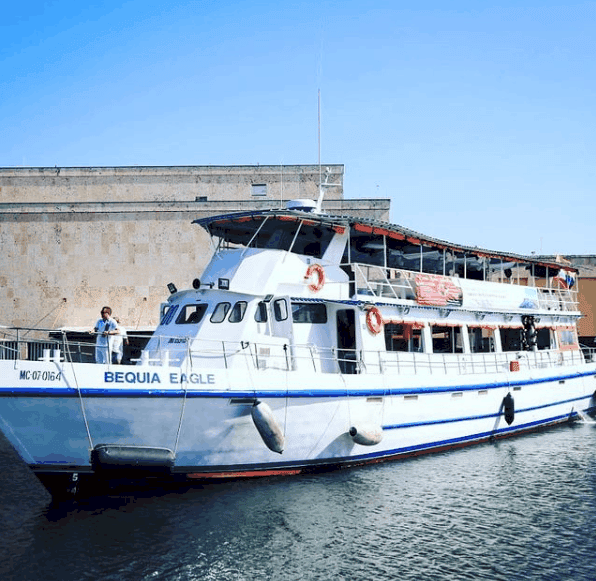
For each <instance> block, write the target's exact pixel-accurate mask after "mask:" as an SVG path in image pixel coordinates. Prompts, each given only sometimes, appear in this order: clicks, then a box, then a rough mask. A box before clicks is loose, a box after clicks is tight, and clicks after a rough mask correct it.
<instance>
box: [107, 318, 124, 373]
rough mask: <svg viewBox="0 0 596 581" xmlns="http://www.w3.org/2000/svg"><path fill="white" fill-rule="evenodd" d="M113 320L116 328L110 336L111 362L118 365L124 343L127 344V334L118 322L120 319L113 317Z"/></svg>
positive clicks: (122, 354)
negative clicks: (114, 332)
mask: <svg viewBox="0 0 596 581" xmlns="http://www.w3.org/2000/svg"><path fill="white" fill-rule="evenodd" d="M114 321H116V324H117V325H118V328H117V329H116V334H115V335H113V336H112V337H110V341H111V346H110V351H111V353H112V363H116V364H118V365H120V364H121V363H122V357H123V356H124V345H125V344H126V345H128V335H127V334H126V329H125V328H124V327H123V326H122V325H121V324H120V319H119V318H118V317H114Z"/></svg>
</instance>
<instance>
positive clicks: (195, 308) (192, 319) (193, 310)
mask: <svg viewBox="0 0 596 581" xmlns="http://www.w3.org/2000/svg"><path fill="white" fill-rule="evenodd" d="M206 310H207V305H206V304H205V303H203V304H199V305H184V306H183V307H182V310H181V311H180V314H179V315H178V318H177V319H176V324H177V325H193V324H194V325H196V324H197V323H200V322H201V320H202V319H203V315H204V314H205V311H206Z"/></svg>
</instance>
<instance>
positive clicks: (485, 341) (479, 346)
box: [468, 327, 495, 353]
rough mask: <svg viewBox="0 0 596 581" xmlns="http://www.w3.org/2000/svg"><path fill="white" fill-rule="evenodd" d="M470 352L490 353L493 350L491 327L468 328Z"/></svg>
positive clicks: (493, 339) (493, 335)
mask: <svg viewBox="0 0 596 581" xmlns="http://www.w3.org/2000/svg"><path fill="white" fill-rule="evenodd" d="M468 338H469V339H470V351H471V352H472V353H492V352H493V351H494V350H495V329H494V328H492V327H468Z"/></svg>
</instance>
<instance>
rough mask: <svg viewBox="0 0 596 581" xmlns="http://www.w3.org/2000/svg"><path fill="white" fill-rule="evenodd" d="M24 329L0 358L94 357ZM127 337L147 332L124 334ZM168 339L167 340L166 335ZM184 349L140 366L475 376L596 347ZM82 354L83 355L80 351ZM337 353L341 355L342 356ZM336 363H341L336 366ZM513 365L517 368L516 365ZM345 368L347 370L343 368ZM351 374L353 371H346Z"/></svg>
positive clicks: (591, 357)
mask: <svg viewBox="0 0 596 581" xmlns="http://www.w3.org/2000/svg"><path fill="white" fill-rule="evenodd" d="M21 331H22V329H16V328H15V329H0V358H1V359H11V360H29V361H35V360H52V361H66V362H84V361H93V354H94V349H95V344H94V342H91V341H90V342H83V341H72V340H67V338H66V337H65V335H64V334H63V335H61V336H60V338H56V339H49V338H47V337H46V338H33V337H30V336H26V337H23V334H22V333H21ZM128 337H129V339H133V338H135V337H137V338H140V337H142V338H143V339H144V340H147V339H148V338H147V336H146V335H143V336H141V335H137V336H135V334H134V333H129V334H128ZM168 339H170V338H169V337H168ZM181 342H184V343H185V348H184V350H183V351H181V352H180V354H179V355H180V357H179V359H178V360H176V359H172V355H173V353H172V352H170V351H168V350H167V349H166V348H165V346H164V345H162V344H161V341H159V342H158V348H157V349H154V350H152V352H151V353H153V358H151V357H152V355H151V353H149V352H146V355H147V356H146V357H143V358H141V359H140V360H139V361H138V364H141V365H146V364H151V365H162V366H163V365H168V364H169V363H170V362H171V363H172V364H173V365H182V363H183V360H184V359H185V358H186V357H187V356H190V357H191V359H192V361H193V364H194V365H200V363H201V360H202V362H203V364H204V365H207V366H212V365H213V366H217V362H218V360H219V362H220V364H221V366H222V367H224V368H232V367H235V366H236V365H237V364H239V362H238V363H236V361H237V360H238V359H243V360H245V361H244V362H243V365H248V366H250V368H253V369H255V370H256V371H264V370H266V369H271V368H275V369H286V370H296V369H298V370H304V369H307V368H308V369H310V370H314V371H315V372H316V371H320V372H323V373H341V372H342V367H343V369H344V370H345V369H353V370H355V371H354V372H355V373H362V374H367V373H381V374H394V373H397V374H412V375H418V374H435V373H438V374H445V375H449V374H456V373H457V374H461V375H471V374H474V375H477V374H483V373H484V374H486V373H491V372H502V371H509V370H510V369H511V368H512V366H511V362H514V361H515V362H517V364H518V365H519V367H520V369H545V368H559V367H565V366H569V365H578V364H583V363H588V362H596V348H592V347H586V346H583V345H582V346H581V348H580V349H576V350H569V351H559V350H550V349H548V350H539V351H519V352H518V351H508V352H489V353H421V352H407V351H382V350H376V351H363V350H360V349H342V350H339V351H338V350H337V349H333V348H329V349H321V348H320V347H316V346H314V345H313V344H310V343H307V344H296V345H293V346H292V349H290V348H289V347H290V346H289V344H288V343H287V342H279V341H278V342H276V343H267V342H258V343H254V342H250V343H249V342H246V341H243V342H240V341H238V342H236V341H221V340H213V341H211V340H206V339H202V340H201V341H200V349H197V348H196V347H195V348H193V346H192V342H188V338H181ZM84 353H86V358H85V357H83V354H84ZM340 353H341V355H340ZM340 361H342V362H344V363H343V364H340ZM516 367H517V366H516ZM344 372H345V371H344ZM350 372H351V371H350Z"/></svg>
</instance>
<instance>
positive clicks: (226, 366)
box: [221, 341, 228, 369]
mask: <svg viewBox="0 0 596 581" xmlns="http://www.w3.org/2000/svg"><path fill="white" fill-rule="evenodd" d="M221 352H222V354H223V360H224V368H225V369H227V368H228V358H227V357H226V342H225V341H222V342H221Z"/></svg>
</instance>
